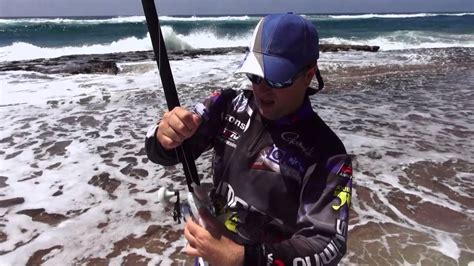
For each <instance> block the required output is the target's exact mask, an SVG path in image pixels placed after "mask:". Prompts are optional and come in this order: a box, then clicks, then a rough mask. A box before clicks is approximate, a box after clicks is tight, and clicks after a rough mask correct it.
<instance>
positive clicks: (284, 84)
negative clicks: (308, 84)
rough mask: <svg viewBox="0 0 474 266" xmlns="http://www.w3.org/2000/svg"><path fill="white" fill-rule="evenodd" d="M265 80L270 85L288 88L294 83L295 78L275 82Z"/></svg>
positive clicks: (277, 87) (276, 87)
mask: <svg viewBox="0 0 474 266" xmlns="http://www.w3.org/2000/svg"><path fill="white" fill-rule="evenodd" d="M265 81H266V82H267V83H268V85H270V87H272V88H275V89H282V88H288V87H290V86H291V85H293V79H289V80H287V81H285V82H274V81H271V80H267V79H266V80H265Z"/></svg>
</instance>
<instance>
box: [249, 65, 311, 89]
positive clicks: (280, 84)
mask: <svg viewBox="0 0 474 266" xmlns="http://www.w3.org/2000/svg"><path fill="white" fill-rule="evenodd" d="M309 68H310V67H305V68H303V69H302V70H300V71H298V73H296V75H294V76H293V77H292V78H290V79H289V80H287V81H284V82H276V81H271V80H269V79H266V78H263V77H260V76H257V75H254V74H249V73H247V74H246V75H247V78H248V79H249V80H250V81H251V82H252V83H254V84H260V83H261V82H262V80H265V82H266V83H267V84H268V86H269V87H271V88H272V89H284V88H288V87H291V86H292V85H293V83H295V81H296V79H298V78H299V77H300V76H301V75H302V74H303V73H304V72H305V71H306V70H308V69H309Z"/></svg>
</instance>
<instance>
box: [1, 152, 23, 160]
mask: <svg viewBox="0 0 474 266" xmlns="http://www.w3.org/2000/svg"><path fill="white" fill-rule="evenodd" d="M22 152H23V151H17V152H14V153H12V154H7V156H5V160H9V159H12V158H15V157H17V156H18V155H19V154H20V153H22Z"/></svg>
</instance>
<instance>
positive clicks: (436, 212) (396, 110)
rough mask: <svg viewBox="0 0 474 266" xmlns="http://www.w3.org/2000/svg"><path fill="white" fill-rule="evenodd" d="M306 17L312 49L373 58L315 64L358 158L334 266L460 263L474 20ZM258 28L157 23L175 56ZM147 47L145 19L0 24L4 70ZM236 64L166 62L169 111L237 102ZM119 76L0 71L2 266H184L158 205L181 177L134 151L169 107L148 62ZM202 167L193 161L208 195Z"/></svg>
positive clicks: (122, 65) (317, 101) (469, 210)
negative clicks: (174, 92) (217, 96)
mask: <svg viewBox="0 0 474 266" xmlns="http://www.w3.org/2000/svg"><path fill="white" fill-rule="evenodd" d="M307 17H308V18H309V19H310V20H311V21H313V22H314V23H315V24H316V25H317V27H318V30H319V32H320V36H321V42H323V43H344V44H347V43H349V44H367V45H378V46H380V51H379V52H376V53H369V52H361V51H348V52H339V53H333V52H331V53H329V52H326V53H321V57H320V60H319V66H320V68H321V71H322V74H323V76H324V78H325V81H326V89H325V90H323V91H322V92H321V93H319V94H317V95H315V96H313V97H312V99H311V100H312V103H313V107H314V109H315V110H317V112H318V113H319V114H320V116H321V117H322V118H323V119H324V120H325V121H326V122H327V123H328V124H329V125H330V126H331V128H333V129H334V131H336V133H337V134H338V135H339V136H340V137H341V139H342V140H343V141H344V143H345V145H346V148H347V150H348V152H349V153H350V154H352V155H353V156H354V163H355V167H354V181H353V183H354V191H353V198H352V213H351V217H350V226H349V228H350V231H349V238H348V239H349V240H348V253H347V255H346V257H345V258H344V260H343V263H344V264H345V265H350V264H365V265H367V264H368V265H392V264H405V265H406V264H408V265H412V264H423V265H472V264H473V263H474V234H473V232H474V201H473V200H472V199H473V198H474V186H473V185H472V184H473V181H474V143H473V142H472V139H473V136H474V127H473V124H474V23H473V22H474V14H473V13H455V14H431V13H423V14H380V15H379V14H362V15H307ZM258 19H259V17H250V16H221V17H163V18H162V23H163V30H164V35H165V39H166V42H167V44H168V48H169V49H172V50H180V49H185V48H188V49H192V48H215V47H232V46H245V45H247V44H248V42H249V38H250V34H251V31H252V28H253V27H254V26H255V24H256V23H257V22H258ZM149 49H151V44H150V40H149V38H148V35H147V32H146V26H145V23H144V18H143V17H119V18H16V19H0V67H1V66H2V64H3V65H6V64H11V62H10V61H14V60H31V59H37V58H53V57H57V56H63V55H73V54H104V53H110V52H130V51H140V50H149ZM244 56H245V55H244V54H242V53H237V52H233V53H227V54H217V55H202V56H196V57H183V58H181V60H173V61H171V67H172V70H173V74H174V77H175V82H176V84H177V88H178V93H179V95H180V99H181V103H182V104H183V105H185V106H193V104H194V103H195V102H196V101H198V100H199V99H203V98H205V97H207V96H208V95H209V94H210V93H211V92H212V91H213V90H215V89H219V88H228V87H233V88H236V89H245V88H249V87H250V84H249V82H248V81H247V80H246V79H245V78H244V77H241V76H234V75H233V71H234V70H235V69H236V68H237V67H238V65H239V64H240V61H241V60H242V59H243V58H244ZM71 63H73V62H71ZM17 64H19V65H21V64H23V63H22V62H17ZM25 64H26V63H25ZM37 64H44V65H43V66H44V67H48V66H47V63H46V61H41V60H39V61H37ZM117 65H118V69H119V71H118V73H117V74H116V75H112V74H101V73H89V74H78V75H71V74H65V73H59V74H46V73H41V72H32V71H0V121H1V123H0V264H1V265H24V264H27V263H31V264H35V263H36V264H39V263H44V264H45V265H59V264H64V263H67V264H96V265H107V264H111V265H120V264H127V263H128V264H140V263H148V264H160V263H161V265H170V264H172V263H174V264H178V265H179V264H180V263H182V262H185V261H188V262H189V261H190V260H189V259H188V258H186V256H184V255H183V254H182V249H183V247H184V245H185V241H184V239H183V237H182V225H180V224H177V223H176V222H174V221H173V219H172V215H171V207H170V206H166V205H164V204H162V203H158V202H157V200H156V199H157V195H156V191H157V189H158V188H160V187H162V186H166V187H168V188H174V189H184V187H185V185H184V178H183V176H182V175H183V174H182V170H181V169H180V167H179V166H177V167H168V168H164V167H161V166H158V165H155V164H153V163H150V162H148V159H147V158H146V155H145V153H144V147H143V142H144V136H145V134H146V131H147V129H148V127H149V126H150V125H151V124H153V123H155V122H156V121H158V119H159V116H160V115H161V114H162V113H163V112H164V111H165V108H166V104H165V100H164V96H163V93H162V91H161V83H160V81H159V77H158V75H157V69H156V63H154V62H152V61H147V60H145V61H140V62H127V61H126V60H125V61H121V62H117ZM210 157H211V155H210V154H209V153H207V154H204V155H203V156H202V157H201V158H199V159H198V161H197V167H198V172H199V173H200V174H201V175H202V178H203V180H204V181H207V182H209V181H210V175H211V173H210V172H211V171H210Z"/></svg>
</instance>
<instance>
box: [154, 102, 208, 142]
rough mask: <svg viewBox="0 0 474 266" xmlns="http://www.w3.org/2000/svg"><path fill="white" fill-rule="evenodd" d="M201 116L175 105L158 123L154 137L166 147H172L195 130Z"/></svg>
mask: <svg viewBox="0 0 474 266" xmlns="http://www.w3.org/2000/svg"><path fill="white" fill-rule="evenodd" d="M201 121H202V120H201V117H199V116H198V115H196V114H195V113H192V112H190V111H188V110H186V109H184V108H183V107H175V108H174V109H173V110H171V111H169V112H166V113H165V114H164V115H163V118H162V119H161V122H160V124H159V125H158V130H157V131H156V139H157V140H158V141H159V142H160V143H161V145H162V146H163V147H164V148H165V149H167V150H170V149H173V148H176V147H178V146H179V145H181V144H182V143H183V141H184V140H185V139H187V138H189V137H191V136H192V135H194V133H195V132H196V130H197V128H198V127H199V125H200V124H201Z"/></svg>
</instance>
